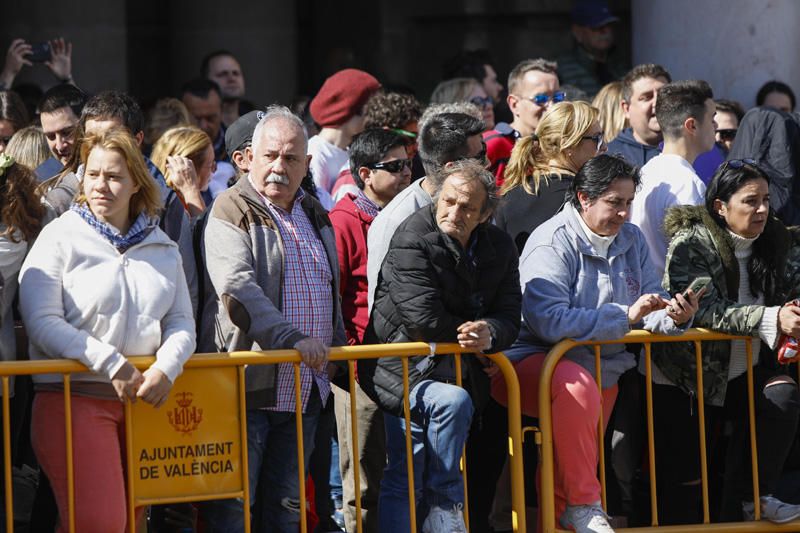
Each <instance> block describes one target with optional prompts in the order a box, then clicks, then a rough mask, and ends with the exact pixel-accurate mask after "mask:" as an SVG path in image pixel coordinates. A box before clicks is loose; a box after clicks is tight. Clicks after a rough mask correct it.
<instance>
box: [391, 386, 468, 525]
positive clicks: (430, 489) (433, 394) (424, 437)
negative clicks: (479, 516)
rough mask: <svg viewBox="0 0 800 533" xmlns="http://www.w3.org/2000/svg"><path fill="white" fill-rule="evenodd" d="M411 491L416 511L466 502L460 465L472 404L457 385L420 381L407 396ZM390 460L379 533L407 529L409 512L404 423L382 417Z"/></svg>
mask: <svg viewBox="0 0 800 533" xmlns="http://www.w3.org/2000/svg"><path fill="white" fill-rule="evenodd" d="M409 405H410V407H411V449H412V452H413V461H414V491H415V500H416V502H417V507H418V512H417V515H418V516H420V517H421V516H422V513H420V512H419V507H420V503H424V507H427V508H430V507H432V506H440V507H445V508H447V507H452V506H453V505H455V504H458V503H464V482H463V479H462V477H461V473H460V472H459V461H460V460H461V452H462V450H463V448H464V443H465V442H466V440H467V435H468V434H469V427H470V423H471V421H472V413H473V407H472V400H470V397H469V394H468V393H467V391H465V390H464V389H462V388H461V387H457V386H455V385H448V384H446V383H440V382H438V381H431V380H423V381H421V382H420V383H418V384H417V385H416V386H415V387H414V388H413V389H411V393H410V394H409ZM384 416H385V422H386V451H387V455H388V462H387V465H386V469H385V470H384V472H383V479H382V480H381V493H380V497H379V500H378V515H379V517H380V526H381V527H380V530H381V532H382V533H391V532H397V533H407V532H408V531H410V530H411V521H410V516H409V512H408V479H407V476H408V473H407V466H406V464H407V463H406V439H405V419H404V418H402V417H396V416H392V415H389V414H385V415H384Z"/></svg>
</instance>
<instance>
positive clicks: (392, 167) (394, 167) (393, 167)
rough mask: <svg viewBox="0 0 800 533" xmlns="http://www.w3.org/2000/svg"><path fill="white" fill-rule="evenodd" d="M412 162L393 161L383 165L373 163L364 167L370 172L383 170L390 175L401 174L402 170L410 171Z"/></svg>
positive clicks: (404, 160) (403, 160) (405, 160)
mask: <svg viewBox="0 0 800 533" xmlns="http://www.w3.org/2000/svg"><path fill="white" fill-rule="evenodd" d="M412 163H413V161H412V160H411V159H395V160H394V161H386V162H385V163H373V164H371V165H364V166H366V167H367V168H368V169H370V170H385V171H387V172H391V173H392V174H397V173H398V172H402V171H403V168H408V169H409V170H410V169H411V165H412Z"/></svg>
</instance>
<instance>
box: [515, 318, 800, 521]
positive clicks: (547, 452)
mask: <svg viewBox="0 0 800 533" xmlns="http://www.w3.org/2000/svg"><path fill="white" fill-rule="evenodd" d="M729 340H743V341H745V346H746V352H747V398H748V414H749V425H750V448H751V454H752V455H751V463H752V478H753V496H754V501H758V499H759V493H758V462H757V461H758V458H757V448H756V431H755V428H756V420H755V407H754V403H753V398H754V391H753V352H752V339H751V338H750V337H745V336H735V335H726V334H723V333H717V332H715V331H711V330H707V329H699V328H698V329H690V330H688V331H687V332H685V333H684V334H682V335H677V336H671V335H655V334H653V333H650V332H647V331H632V332H630V333H629V334H628V335H626V336H625V337H623V338H621V339H613V340H607V341H582V342H578V341H574V340H572V339H566V340H563V341H561V342H559V343H558V344H556V345H555V346H554V347H553V348H552V349H551V350H550V352H549V353H548V354H547V357H546V359H545V362H544V365H543V367H542V373H541V378H540V381H539V405H540V406H542V407H541V408H540V412H539V429H540V431H541V438H542V450H541V457H542V463H541V465H540V468H541V491H540V494H539V504H540V505H539V516H540V517H541V520H542V526H543V531H544V533H553V532H562V531H565V530H562V529H558V528H557V527H556V519H557V517H556V516H555V497H554V479H553V478H554V473H553V418H552V411H551V409H548V408H546V407H545V406H549V405H550V400H551V386H550V385H551V381H552V377H553V373H554V371H555V368H556V365H557V364H558V363H559V361H560V360H561V359H562V357H563V356H564V355H565V354H566V353H567V352H568V351H569V350H571V349H572V348H575V347H576V346H593V347H594V352H595V368H596V376H595V379H596V381H597V385H598V388H602V381H601V377H600V346H601V345H605V344H625V343H636V344H644V352H643V353H644V357H645V373H646V375H645V381H646V389H645V395H646V402H647V404H646V407H647V445H648V452H649V460H650V462H649V467H650V508H651V509H650V510H651V527H637V528H625V529H616V531H628V532H649V531H656V530H657V531H658V532H664V533H695V532H698V533H705V532H748V533H750V532H758V531H800V520H797V521H793V522H790V523H787V524H780V525H778V524H773V523H771V522H766V521H760V518H761V510H760V508H759V506H758V505H756V506H755V521H753V522H729V523H714V524H711V523H710V518H709V502H708V465H707V460H706V433H705V404H704V398H703V386H702V383H703V365H702V362H701V359H702V347H701V342H702V341H729ZM687 341H689V342H693V343H694V346H695V357H696V358H697V383H698V384H699V385H698V387H697V405H698V417H699V421H698V424H699V430H700V448H699V449H700V472H701V482H702V496H703V523H702V524H692V525H679V526H659V525H658V508H657V505H656V503H657V501H658V500H657V498H658V495H657V492H656V474H657V472H656V466H655V441H654V430H653V388H652V361H651V345H652V344H653V343H662V342H687ZM509 416H510V412H509ZM599 429H600V430H599V431H598V451H599V459H600V465H599V466H600V486H601V494H602V504H603V507H604V508H607V507H606V482H605V461H604V457H603V456H604V453H603V433H604V431H603V430H604V428H603V413H602V407H601V411H600V421H599Z"/></svg>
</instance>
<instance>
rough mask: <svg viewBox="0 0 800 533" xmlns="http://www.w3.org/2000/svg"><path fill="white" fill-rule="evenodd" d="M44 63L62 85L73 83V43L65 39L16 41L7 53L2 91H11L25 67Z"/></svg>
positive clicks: (0, 84) (1, 73)
mask: <svg viewBox="0 0 800 533" xmlns="http://www.w3.org/2000/svg"><path fill="white" fill-rule="evenodd" d="M34 63H44V64H45V65H46V66H47V68H49V69H50V72H52V73H53V75H54V76H55V77H56V79H57V80H58V81H59V82H60V83H71V84H72V85H75V82H74V81H73V79H72V43H70V42H68V41H65V40H64V38H63V37H59V38H58V39H53V40H52V41H46V42H43V43H29V42H27V41H25V39H14V40H13V41H11V45H10V46H9V47H8V51H7V52H6V61H5V64H4V65H3V70H2V71H0V90H2V89H10V88H11V86H12V85H13V84H14V79H15V78H16V77H17V75H18V74H19V72H20V70H22V67H24V66H26V65H27V66H29V67H30V66H32V65H33V64H34Z"/></svg>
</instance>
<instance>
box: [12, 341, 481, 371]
mask: <svg viewBox="0 0 800 533" xmlns="http://www.w3.org/2000/svg"><path fill="white" fill-rule="evenodd" d="M432 349H433V350H432ZM432 353H433V354H436V355H445V354H453V353H470V352H469V351H468V350H465V349H464V348H462V347H461V346H459V345H458V344H456V343H432V344H428V343H425V342H402V343H396V344H376V345H361V346H337V347H332V348H331V349H330V353H329V357H328V360H329V361H353V360H360V359H377V358H379V357H413V356H417V355H431V354H432ZM127 359H128V361H129V362H130V363H131V364H133V365H134V366H135V367H136V368H138V369H140V370H141V369H146V368H147V367H149V366H150V365H151V364H153V362H155V360H156V358H155V356H153V355H133V356H128V357H127ZM299 362H301V359H300V354H299V352H298V351H297V350H269V351H264V352H256V351H239V352H229V353H196V354H194V355H192V357H191V358H190V359H189V360H188V361H186V363H185V364H184V365H183V368H207V367H220V366H241V365H264V364H277V363H299ZM495 362H497V361H495ZM78 372H91V371H90V370H89V369H88V368H86V367H85V366H84V365H83V364H81V363H79V362H78V361H75V360H71V359H48V360H38V361H0V376H31V375H35V374H55V373H58V374H75V373H78Z"/></svg>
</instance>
